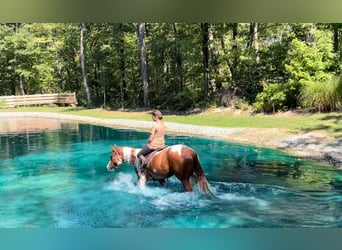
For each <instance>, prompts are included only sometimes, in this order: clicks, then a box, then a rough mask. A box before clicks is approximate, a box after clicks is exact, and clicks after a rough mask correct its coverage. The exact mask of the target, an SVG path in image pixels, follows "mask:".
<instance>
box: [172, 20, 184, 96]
mask: <svg viewBox="0 0 342 250" xmlns="http://www.w3.org/2000/svg"><path fill="white" fill-rule="evenodd" d="M172 27H173V34H174V37H175V46H176V64H177V68H178V74H179V82H180V90H181V91H182V90H183V85H184V71H183V59H182V53H181V49H180V45H179V41H178V39H179V38H178V34H177V27H176V24H175V23H174V24H172Z"/></svg>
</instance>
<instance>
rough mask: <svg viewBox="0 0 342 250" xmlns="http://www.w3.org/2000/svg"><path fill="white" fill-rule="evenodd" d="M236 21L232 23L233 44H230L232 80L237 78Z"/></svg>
mask: <svg viewBox="0 0 342 250" xmlns="http://www.w3.org/2000/svg"><path fill="white" fill-rule="evenodd" d="M238 25H239V24H238V23H233V46H232V53H233V63H232V64H231V67H230V72H231V74H232V80H233V82H235V80H236V78H237V65H238V52H237V49H238V47H237V41H236V38H237V36H238Z"/></svg>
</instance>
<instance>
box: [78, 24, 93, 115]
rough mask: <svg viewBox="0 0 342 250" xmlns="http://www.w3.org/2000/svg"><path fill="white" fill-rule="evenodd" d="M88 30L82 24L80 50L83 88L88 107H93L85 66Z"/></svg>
mask: <svg viewBox="0 0 342 250" xmlns="http://www.w3.org/2000/svg"><path fill="white" fill-rule="evenodd" d="M85 30H86V27H85V24H84V23H82V24H81V35H80V48H81V69H82V78H83V86H84V89H85V92H86V97H87V107H88V108H90V107H91V100H90V91H89V87H88V82H87V71H86V64H85V48H84V44H85V42H84V41H85V39H84V32H85Z"/></svg>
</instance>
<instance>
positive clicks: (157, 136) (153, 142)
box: [137, 110, 166, 172]
mask: <svg viewBox="0 0 342 250" xmlns="http://www.w3.org/2000/svg"><path fill="white" fill-rule="evenodd" d="M152 120H153V121H154V122H155V124H154V126H153V127H152V131H151V134H150V137H149V138H148V143H147V144H145V145H144V146H143V148H142V149H141V150H140V152H139V153H138V154H137V157H138V159H140V162H139V163H140V164H139V166H138V168H140V169H141V168H142V167H144V165H146V164H147V160H146V158H145V155H147V154H149V153H151V152H152V151H154V150H156V149H159V148H162V147H164V146H165V132H166V126H165V124H164V122H163V114H162V113H161V112H160V111H159V110H155V111H153V112H152ZM140 169H138V171H139V172H140Z"/></svg>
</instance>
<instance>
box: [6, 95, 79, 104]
mask: <svg viewBox="0 0 342 250" xmlns="http://www.w3.org/2000/svg"><path fill="white" fill-rule="evenodd" d="M2 103H4V104H2ZM42 104H58V105H72V106H74V105H77V99H76V93H75V92H73V93H60V94H41V95H12V96H0V106H1V105H4V106H7V107H16V106H28V105H42Z"/></svg>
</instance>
